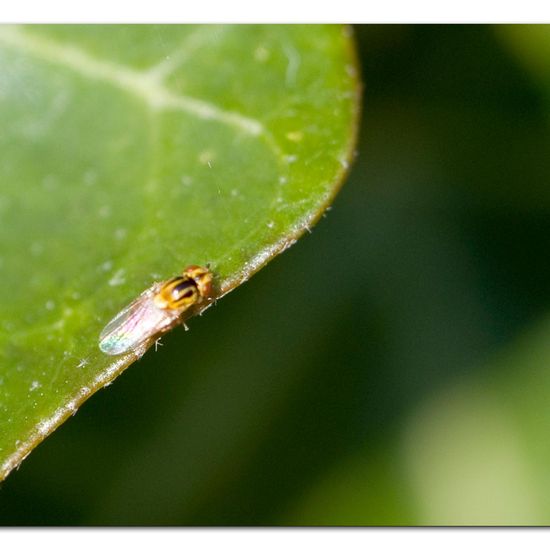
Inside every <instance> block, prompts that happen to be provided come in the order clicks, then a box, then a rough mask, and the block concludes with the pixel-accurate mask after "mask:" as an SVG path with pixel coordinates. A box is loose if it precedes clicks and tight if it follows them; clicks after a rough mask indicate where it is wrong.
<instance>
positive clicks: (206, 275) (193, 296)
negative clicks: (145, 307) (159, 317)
mask: <svg viewBox="0 0 550 550" xmlns="http://www.w3.org/2000/svg"><path fill="white" fill-rule="evenodd" d="M211 291H212V274H211V273H210V271H208V270H207V269H205V268H204V267H200V266H196V265H192V266H189V267H187V268H186V269H185V270H184V271H183V274H182V275H181V276H178V277H172V278H171V279H169V280H168V281H166V282H165V283H163V284H162V286H161V287H160V289H159V291H158V292H157V294H156V295H155V297H154V300H155V305H156V306H157V307H159V308H161V309H171V310H174V309H177V310H180V311H182V312H183V311H185V310H186V309H189V308H190V307H191V306H193V305H195V304H197V303H199V302H200V301H201V300H202V299H203V298H208V296H210V293H211Z"/></svg>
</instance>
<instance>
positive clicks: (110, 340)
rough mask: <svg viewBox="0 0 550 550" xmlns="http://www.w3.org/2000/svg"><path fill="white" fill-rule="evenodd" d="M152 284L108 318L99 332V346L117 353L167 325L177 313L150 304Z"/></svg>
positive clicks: (139, 342) (152, 294)
mask: <svg viewBox="0 0 550 550" xmlns="http://www.w3.org/2000/svg"><path fill="white" fill-rule="evenodd" d="M154 295H155V287H153V288H151V289H149V290H147V291H145V292H144V293H143V294H141V295H140V296H139V297H138V298H136V300H134V301H133V302H132V303H131V304H130V305H128V306H127V307H125V308H124V309H123V310H122V311H121V312H120V313H119V314H118V315H117V316H116V317H115V318H114V319H112V320H111V321H110V322H109V323H107V325H106V326H105V328H104V329H103V330H102V331H101V334H100V335H99V348H100V349H101V351H102V352H103V353H106V354H107V355H119V354H121V353H125V352H127V351H130V350H132V349H135V348H137V347H138V346H139V345H140V344H143V343H144V342H145V341H146V340H148V339H150V338H151V337H152V336H154V335H155V334H157V333H159V332H161V331H162V330H163V329H164V328H166V327H167V326H168V325H170V324H171V323H172V322H173V321H174V319H175V318H177V316H175V315H173V314H171V312H168V311H166V310H164V309H160V308H159V307H157V306H156V305H155V303H154V300H153V297H154Z"/></svg>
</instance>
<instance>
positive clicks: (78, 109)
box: [0, 25, 359, 479]
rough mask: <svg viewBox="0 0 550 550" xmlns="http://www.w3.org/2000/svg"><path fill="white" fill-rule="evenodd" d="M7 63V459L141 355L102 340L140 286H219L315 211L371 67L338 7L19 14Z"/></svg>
mask: <svg viewBox="0 0 550 550" xmlns="http://www.w3.org/2000/svg"><path fill="white" fill-rule="evenodd" d="M0 68H1V75H2V78H1V79H0V117H1V121H2V132H1V133H0V150H1V152H2V160H1V162H0V178H1V181H2V191H1V194H0V220H1V225H0V227H1V230H0V250H1V256H0V273H1V276H2V283H3V284H2V287H1V289H0V294H1V299H0V303H1V304H2V308H1V310H0V338H1V347H0V349H1V352H0V353H1V361H0V428H1V429H0V463H1V470H0V479H2V478H4V477H5V476H6V475H7V474H8V473H9V472H10V471H11V470H12V469H13V468H14V467H15V466H17V465H18V464H19V463H20V462H21V460H23V458H25V456H26V455H27V454H28V453H29V452H30V451H31V450H32V449H33V448H34V447H35V446H36V445H37V444H38V443H39V442H40V441H42V440H43V439H44V438H45V437H46V436H47V435H49V434H50V433H51V432H52V431H53V430H54V429H55V428H56V427H58V426H59V425H60V424H61V423H62V422H63V421H64V420H65V419H66V418H67V417H68V416H70V415H71V414H74V413H75V412H76V410H77V409H78V407H79V406H80V404H81V403H82V402H84V401H85V400H86V399H87V398H88V397H90V396H91V395H92V394H93V393H94V392H95V391H97V390H98V389H99V388H101V387H103V386H105V385H106V384H108V383H109V382H111V381H112V380H113V379H114V378H115V377H116V376H118V375H119V374H120V373H121V372H122V371H123V370H124V369H125V368H126V367H127V366H128V365H129V364H131V363H132V362H133V361H134V360H135V358H136V357H135V355H134V354H133V353H128V354H126V355H122V356H118V357H110V356H107V355H104V354H102V353H101V352H100V351H99V349H98V347H97V345H98V335H99V333H100V331H101V329H102V328H103V326H104V325H105V324H106V323H107V322H108V321H109V320H110V319H111V318H112V317H113V316H114V315H115V314H116V313H117V312H118V311H120V309H121V308H123V307H124V306H125V305H126V304H127V303H128V302H130V301H131V300H132V299H134V298H135V297H136V296H137V295H138V294H139V293H140V292H141V291H143V290H144V289H145V288H148V287H149V286H150V285H151V284H152V283H153V282H154V281H157V280H163V279H166V278H168V277H171V276H173V275H175V274H178V273H180V272H181V270H182V269H183V268H184V267H185V266H187V265H189V264H198V265H206V264H209V265H210V268H211V270H212V272H213V274H214V283H215V289H214V295H215V297H217V298H219V297H221V296H223V295H224V294H225V293H227V292H229V291H230V290H232V289H233V288H235V287H236V286H238V285H239V284H240V283H242V282H244V281H246V280H247V278H249V277H250V276H251V275H252V274H253V273H254V272H256V271H257V270H258V269H260V268H261V267H262V266H263V265H265V264H266V263H267V262H268V261H269V260H270V259H272V258H273V257H274V256H275V255H276V254H278V253H280V252H281V251H283V250H285V248H287V247H288V246H289V245H291V244H292V243H294V242H295V240H296V239H297V238H298V237H299V236H300V235H301V234H302V233H303V232H304V231H305V230H307V229H309V228H310V227H311V226H312V224H313V223H315V221H316V220H317V219H318V218H319V217H320V215H321V214H322V212H323V211H324V209H325V208H326V207H327V206H328V205H329V204H330V202H331V200H332V199H333V197H334V195H335V193H336V191H337V190H338V187H339V185H340V184H341V182H342V179H343V177H344V175H345V172H346V170H347V167H348V163H349V160H350V158H351V154H352V151H353V145H354V139H355V129H356V124H357V114H358V97H359V95H358V89H359V84H358V78H357V74H356V73H357V71H356V65H355V59H354V50H353V44H352V40H351V37H350V35H349V31H348V29H347V28H343V27H340V26H221V27H220V26H143V25H140V26H32V27H14V26H5V27H2V28H0ZM190 337H192V336H191V335H190ZM183 351H184V350H183Z"/></svg>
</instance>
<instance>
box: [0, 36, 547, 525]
mask: <svg viewBox="0 0 550 550" xmlns="http://www.w3.org/2000/svg"><path fill="white" fill-rule="evenodd" d="M356 34H357V42H358V49H359V56H360V60H361V65H362V72H363V78H364V82H365V90H364V112H363V117H362V127H361V137H360V142H359V144H358V152H359V155H358V159H357V161H356V163H355V165H354V167H353V170H352V173H351V175H350V178H349V181H348V182H347V183H346V185H345V186H344V188H343V189H342V191H341V193H340V195H339V196H338V198H337V199H336V201H335V203H334V205H333V208H332V210H331V211H330V212H329V213H328V214H327V216H326V218H325V219H323V220H322V221H321V222H320V223H319V225H318V226H317V227H316V229H315V230H314V231H313V234H311V235H307V236H306V237H304V238H303V239H301V240H300V241H299V242H298V243H297V244H296V245H295V246H294V247H293V248H291V249H290V250H289V251H287V252H285V254H283V255H282V256H280V257H279V258H277V259H276V260H275V261H274V262H272V263H271V264H270V265H269V266H268V267H267V268H266V269H264V270H262V271H261V272H260V273H258V274H257V275H256V276H255V277H253V279H252V280H250V282H248V283H247V284H245V285H243V286H242V287H241V288H239V289H238V290H236V291H235V292H233V293H232V294H230V295H229V296H227V297H226V298H224V299H223V300H222V301H221V302H220V303H219V304H218V306H217V307H216V308H212V309H210V310H209V311H208V312H207V314H206V315H205V316H204V317H202V318H200V319H195V320H193V321H192V323H191V328H192V330H191V332H189V333H185V332H184V331H183V330H175V331H173V332H172V333H171V334H170V335H168V336H166V337H165V338H163V343H164V346H163V347H162V348H160V349H159V351H158V352H157V353H154V352H153V351H150V352H149V353H148V354H146V356H145V357H144V358H143V359H142V360H141V361H139V362H138V363H136V364H135V365H133V366H132V368H130V369H129V370H128V371H127V372H126V373H125V374H124V375H123V376H122V377H121V378H119V379H118V380H117V381H116V382H115V383H114V385H113V386H111V387H110V388H108V389H107V390H105V391H102V392H100V393H99V394H96V395H95V396H94V397H93V398H91V399H90V400H89V401H88V402H87V403H86V404H85V405H84V406H83V407H82V409H81V410H80V411H79V412H78V414H77V415H76V416H75V418H73V419H71V420H69V421H68V422H67V423H66V424H65V425H63V426H62V427H61V428H60V429H59V430H58V431H57V432H56V433H55V434H54V435H53V436H51V437H50V438H49V439H48V440H46V442H45V443H43V444H42V445H40V446H39V447H38V448H37V450H35V451H34V452H33V453H32V454H31V455H30V457H29V458H28V459H27V460H26V461H25V462H24V463H23V465H22V466H21V468H20V469H19V471H17V472H13V473H12V474H11V475H10V477H9V478H8V479H7V481H6V482H5V483H4V484H3V485H2V486H1V487H0V522H1V523H2V524H5V525H13V524H17V525H26V524H38V525H121V524H123V525H144V524H145V525H447V524H453V525H457V524H458V525H460V524H501V525H509V524H514V525H518V524H519V525H522V524H537V525H539V524H548V523H550V438H549V437H548V434H549V433H550V259H549V258H548V257H547V252H548V235H549V234H550V215H549V214H550V155H548V151H549V149H550V116H549V115H550V101H549V100H550V27H526V26H516V27H492V26H360V27H356Z"/></svg>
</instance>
